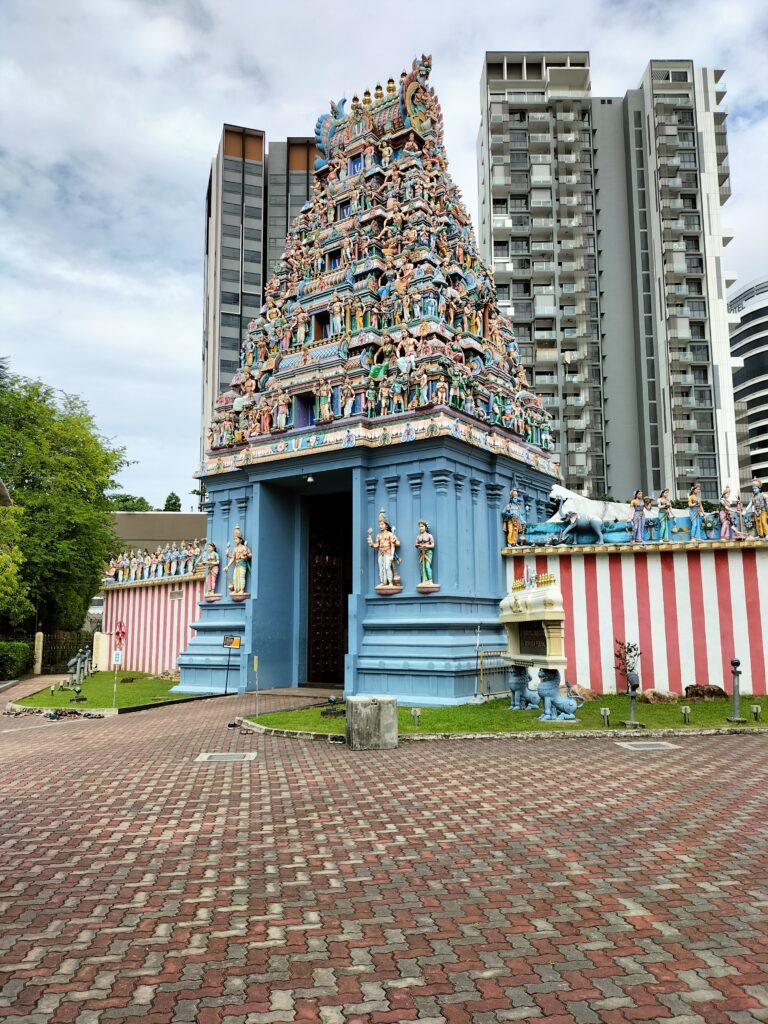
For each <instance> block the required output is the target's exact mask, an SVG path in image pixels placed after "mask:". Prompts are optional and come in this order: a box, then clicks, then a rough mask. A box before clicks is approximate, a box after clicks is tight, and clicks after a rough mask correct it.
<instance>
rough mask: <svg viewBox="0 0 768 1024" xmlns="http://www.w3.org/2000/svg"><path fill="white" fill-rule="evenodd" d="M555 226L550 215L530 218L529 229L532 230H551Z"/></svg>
mask: <svg viewBox="0 0 768 1024" xmlns="http://www.w3.org/2000/svg"><path fill="white" fill-rule="evenodd" d="M554 226H555V222H554V220H553V219H552V218H551V217H532V218H531V230H532V231H551V230H552V228H553V227H554Z"/></svg>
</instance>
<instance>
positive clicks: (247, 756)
mask: <svg viewBox="0 0 768 1024" xmlns="http://www.w3.org/2000/svg"><path fill="white" fill-rule="evenodd" d="M255 760H256V753H255V751H245V752H240V751H235V752H233V753H231V754H198V755H197V757H196V758H195V762H198V761H255Z"/></svg>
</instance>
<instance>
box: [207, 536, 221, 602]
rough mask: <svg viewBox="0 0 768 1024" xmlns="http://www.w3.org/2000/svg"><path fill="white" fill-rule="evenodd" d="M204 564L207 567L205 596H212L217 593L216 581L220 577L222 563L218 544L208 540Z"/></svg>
mask: <svg viewBox="0 0 768 1024" xmlns="http://www.w3.org/2000/svg"><path fill="white" fill-rule="evenodd" d="M203 564H204V565H205V568H206V573H205V587H204V591H203V592H204V595H205V597H211V595H213V594H215V593H216V583H217V581H218V578H219V568H220V564H221V559H220V558H219V552H218V551H217V550H216V545H215V544H214V543H213V542H212V541H209V542H208V546H207V550H206V552H205V557H204V559H203Z"/></svg>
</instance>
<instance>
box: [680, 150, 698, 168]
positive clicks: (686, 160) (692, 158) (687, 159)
mask: <svg viewBox="0 0 768 1024" xmlns="http://www.w3.org/2000/svg"><path fill="white" fill-rule="evenodd" d="M680 166H681V167H688V168H692V167H695V166H696V154H695V153H681V154H680Z"/></svg>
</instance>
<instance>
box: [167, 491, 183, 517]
mask: <svg viewBox="0 0 768 1024" xmlns="http://www.w3.org/2000/svg"><path fill="white" fill-rule="evenodd" d="M163 512H181V498H180V497H179V496H178V494H176V492H175V491H171V493H170V494H169V495H168V497H167V498H166V499H165V505H163Z"/></svg>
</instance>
